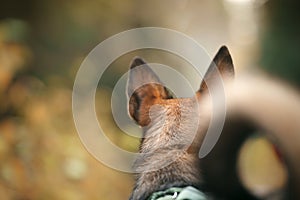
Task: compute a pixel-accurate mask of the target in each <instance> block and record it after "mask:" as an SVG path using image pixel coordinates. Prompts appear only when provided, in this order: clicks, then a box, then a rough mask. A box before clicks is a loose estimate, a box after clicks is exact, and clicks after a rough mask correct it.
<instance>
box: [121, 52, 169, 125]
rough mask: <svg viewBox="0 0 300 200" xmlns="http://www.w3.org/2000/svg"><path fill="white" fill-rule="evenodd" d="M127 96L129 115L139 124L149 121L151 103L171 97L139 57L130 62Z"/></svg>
mask: <svg viewBox="0 0 300 200" xmlns="http://www.w3.org/2000/svg"><path fill="white" fill-rule="evenodd" d="M127 96H128V98H129V107H128V111H129V115H130V116H131V117H132V118H133V119H134V120H135V121H136V122H137V123H138V124H139V125H141V126H146V125H148V124H149V123H150V117H149V109H150V107H151V106H152V105H154V104H157V103H159V102H160V100H162V99H170V98H172V95H171V93H170V92H169V91H168V90H167V88H166V87H164V85H163V83H162V82H161V81H160V80H159V78H158V76H157V75H156V74H155V73H154V71H153V70H152V69H151V68H150V67H149V66H148V64H146V62H145V61H144V60H143V59H141V58H139V57H136V58H134V59H133V61H132V62H131V64H130V71H129V77H128V82H127Z"/></svg>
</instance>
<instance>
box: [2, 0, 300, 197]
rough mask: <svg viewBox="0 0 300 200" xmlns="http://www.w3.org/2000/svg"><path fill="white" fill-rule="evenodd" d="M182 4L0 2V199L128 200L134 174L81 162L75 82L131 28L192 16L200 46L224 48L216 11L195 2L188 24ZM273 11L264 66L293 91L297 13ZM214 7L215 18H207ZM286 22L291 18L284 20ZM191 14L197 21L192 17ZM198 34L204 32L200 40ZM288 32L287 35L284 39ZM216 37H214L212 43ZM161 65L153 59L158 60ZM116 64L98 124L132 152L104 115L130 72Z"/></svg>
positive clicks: (133, 143)
mask: <svg viewBox="0 0 300 200" xmlns="http://www.w3.org/2000/svg"><path fill="white" fill-rule="evenodd" d="M182 2H183V1H181V0H179V1H175V0H166V1H155V3H154V1H139V0H135V1H129V0H127V1H117V0H111V1H105V0H93V1H84V0H73V1H58V0H53V1H37V0H25V1H18V0H10V1H3V2H1V6H0V198H1V199H4V200H6V199H14V200H21V199H24V200H25V199H40V200H44V199H45V200H46V199H64V200H68V199H72V200H77V199H114V200H117V199H126V198H127V197H128V196H129V192H130V190H131V188H132V178H131V175H128V174H124V173H120V172H117V171H114V170H112V169H110V168H108V167H105V166H104V165H102V164H100V163H99V162H98V161H97V160H95V159H94V158H93V157H92V156H91V155H90V154H88V153H87V151H86V150H85V149H84V147H83V145H82V144H81V142H80V140H79V137H78V135H77V133H76V130H75V127H74V124H73V118H72V110H71V94H72V86H73V81H74V78H75V75H76V72H77V70H78V68H79V66H80V64H81V62H82V60H83V59H84V57H85V56H86V55H87V54H88V52H89V51H90V50H91V49H93V47H94V46H95V45H97V44H98V43H100V42H101V41H103V40H104V39H106V38H107V37H109V36H111V35H113V34H116V33H119V32H121V31H124V30H127V29H130V28H136V27H140V26H162V27H168V28H174V26H175V25H174V24H176V23H177V24H181V25H182V27H185V26H186V27H189V26H188V25H186V24H188V22H187V21H184V20H183V21H179V19H181V18H183V19H185V18H188V17H190V20H194V21H197V22H198V21H201V22H205V23H206V24H205V25H206V26H205V27H200V24H196V25H194V24H193V25H190V27H189V28H190V29H194V26H199V27H197V31H196V34H197V36H198V37H204V36H205V35H206V36H209V37H212V38H214V39H216V42H215V43H218V45H221V44H219V42H222V41H223V39H219V38H222V37H223V36H224V35H226V34H225V33H224V30H223V29H226V28H225V27H226V25H227V24H226V23H224V22H223V21H217V23H213V21H214V19H212V18H213V17H216V18H217V19H218V20H220V19H222V20H223V18H224V17H223V16H224V10H223V9H222V6H221V4H222V3H219V2H217V1H201V3H203V4H202V5H203V8H201V10H202V12H200V11H198V9H199V10H200V8H198V7H197V6H190V8H189V9H190V10H192V11H193V12H194V13H195V14H194V15H190V13H191V12H189V11H190V10H188V9H185V2H183V3H182ZM191 2H197V3H198V2H200V1H191ZM220 2H221V1H220ZM272 2H275V4H274V7H272V8H271V7H270V10H271V11H272V10H273V11H272V12H271V13H272V15H271V16H272V17H274V18H275V19H276V20H274V22H273V21H272V20H270V21H271V28H270V29H269V30H270V31H267V32H266V35H265V40H264V41H265V42H264V47H265V49H264V50H263V54H264V56H263V58H264V60H263V62H264V63H265V64H264V66H266V67H269V68H272V70H271V71H274V72H277V73H280V74H286V77H288V78H290V79H291V80H294V81H296V82H297V83H299V79H298V77H299V73H300V71H299V67H298V66H297V65H296V63H299V58H300V57H299V56H297V55H296V54H297V53H298V51H297V50H298V48H299V47H298V46H297V45H298V44H299V35H300V34H299V27H300V26H297V25H299V21H298V19H299V13H298V12H297V11H296V10H297V9H296V6H294V4H291V5H287V7H285V6H281V2H282V1H280V0H273V1H272ZM276 2H277V3H276ZM170 4H171V7H172V9H170ZM199 4H200V3H199ZM192 5H195V4H192ZM197 5H198V4H197ZM297 5H298V4H297ZM205 6H206V7H205ZM213 6H215V10H214V11H215V13H213V12H211V10H213V9H212V7H213ZM175 7H176V8H177V9H175ZM297 8H299V7H297ZM282 9H283V10H282ZM289 9H292V10H291V11H290V10H289ZM183 10H185V12H183ZM298 10H299V9H298ZM170 13H172V14H170ZM289 13H291V14H293V15H294V16H292V17H291V16H290V15H289ZM196 15H199V16H200V17H199V18H196V17H195V16H196ZM182 16H183V17H182ZM207 16H208V17H207ZM208 18H209V20H207V19H208ZM199 19H201V20H199ZM271 19H272V18H271ZM279 19H280V20H279ZM174 21H176V23H175V22H174ZM286 23H288V24H286ZM202 26H203V24H202ZM292 27H293V28H292ZM205 29H209V30H208V31H206V32H205ZM286 29H287V30H288V32H285V30H286ZM219 32H220V33H221V34H216V33H219ZM205 33H206V34H205ZM211 33H213V34H211ZM204 38H205V37H204ZM205 39H206V38H205ZM218 39H219V40H218ZM208 43H210V42H208ZM214 51H215V50H214ZM160 55H161V54H160ZM132 56H133V55H132ZM121 59H122V58H121ZM159 59H160V58H157V57H155V56H154V57H153V60H155V61H157V60H158V61H160V60H159ZM121 61H122V62H116V63H115V65H117V66H112V68H111V69H109V70H107V71H106V72H105V76H104V77H103V81H102V82H101V84H102V85H100V86H99V91H98V93H97V96H96V102H97V114H98V115H99V116H105V117H103V118H101V123H102V125H103V127H105V128H106V129H107V130H109V131H107V132H108V133H109V135H108V137H109V138H110V139H111V140H112V141H113V142H114V143H115V144H117V145H118V146H120V147H122V148H125V149H127V150H130V151H136V150H137V146H138V140H132V138H130V137H128V136H126V135H125V134H122V132H121V131H120V130H119V129H118V128H117V127H116V125H115V123H114V122H113V118H112V116H111V112H110V110H109V108H110V96H111V87H112V86H113V85H114V84H115V82H116V80H118V77H120V76H121V75H122V72H124V71H126V70H127V66H128V64H127V63H129V60H126V59H124V60H121ZM124 61H125V62H126V69H124V66H123V65H122V64H117V63H124ZM158 63H159V62H158ZM113 65H114V63H113ZM121 65H122V66H121ZM287 66H288V67H290V68H286V67H287ZM121 68H122V70H123V71H122V70H120V69H121ZM282 71H283V72H282ZM281 72H282V73H281ZM107 153H108V154H109V152H107ZM116 191H117V192H116Z"/></svg>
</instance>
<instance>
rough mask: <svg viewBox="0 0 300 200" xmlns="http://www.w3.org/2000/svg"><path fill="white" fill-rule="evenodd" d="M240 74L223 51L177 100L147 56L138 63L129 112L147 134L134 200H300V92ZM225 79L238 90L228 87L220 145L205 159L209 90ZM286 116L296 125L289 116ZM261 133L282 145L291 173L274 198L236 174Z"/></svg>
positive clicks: (132, 69)
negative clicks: (248, 143)
mask: <svg viewBox="0 0 300 200" xmlns="http://www.w3.org/2000/svg"><path fill="white" fill-rule="evenodd" d="M234 74H235V72H234V65H233V61H232V58H231V55H230V53H229V51H228V48H227V47H226V46H222V47H221V48H220V49H219V51H218V52H217V54H216V55H215V57H214V58H213V60H212V62H211V64H210V66H209V68H208V70H207V72H206V74H205V76H204V79H203V81H202V83H201V84H200V87H199V90H198V91H197V92H196V93H195V95H194V96H193V97H191V98H174V95H173V94H172V92H170V91H169V90H168V89H167V88H166V87H165V86H164V85H163V83H162V82H161V81H160V79H159V77H158V76H157V75H156V74H155V73H154V71H152V69H151V68H150V67H149V66H148V65H147V63H146V62H145V61H144V60H143V59H141V58H139V57H136V58H134V59H133V61H132V62H131V64H130V72H129V78H128V83H127V95H128V102H129V105H128V111H129V115H130V117H131V118H132V119H133V120H134V121H135V122H136V123H137V124H138V125H139V126H141V128H142V130H143V137H142V139H141V144H140V150H139V153H140V154H139V156H138V158H137V160H136V162H135V164H134V166H133V168H134V170H135V172H136V177H135V185H134V189H133V192H132V194H131V196H130V200H146V199H150V200H154V199H162V200H163V199H243V200H247V199H249V200H255V199H268V200H269V199H299V198H300V192H299V191H300V188H299V185H300V159H299V158H300V157H299V156H298V155H299V153H300V147H298V146H299V145H297V144H298V142H300V135H299V132H298V130H300V124H299V123H295V120H297V119H299V118H300V106H299V105H300V96H299V94H298V93H297V92H296V91H294V90H293V89H291V88H290V87H288V86H286V85H285V84H282V83H280V82H278V81H277V80H275V81H274V80H273V79H270V78H268V77H266V76H264V75H263V76H261V75H254V76H250V77H247V78H245V79H241V80H237V79H236V78H234ZM219 78H221V79H222V80H223V81H224V83H231V82H232V80H233V79H234V82H235V83H234V84H233V85H235V86H234V87H229V88H230V89H229V90H226V95H228V96H226V98H227V99H226V101H227V102H228V103H227V104H226V109H227V115H226V120H225V124H224V127H223V130H222V134H221V136H220V138H219V140H218V143H217V144H216V145H215V147H214V148H213V150H212V152H210V153H209V155H208V156H206V157H205V158H203V159H201V160H200V159H199V154H198V153H199V150H200V148H201V145H202V143H203V139H204V137H205V134H206V132H207V129H208V126H209V123H210V118H211V111H212V110H211V105H210V102H211V99H210V96H211V95H210V91H209V87H208V86H211V85H216V84H218V83H217V82H218V79H219ZM225 85H226V84H225ZM236 86H238V87H236ZM266 91H267V92H266ZM278 96H280V97H281V99H278ZM253 97H255V98H253ZM282 102H284V106H282V105H283V103H282ZM282 113H288V115H289V116H290V119H293V120H289V119H288V118H285V119H283V118H282ZM257 130H259V131H262V132H265V135H266V136H267V137H268V138H269V139H270V141H272V142H273V143H274V144H276V146H277V147H279V149H280V151H281V154H282V155H283V157H284V162H285V165H286V168H287V171H288V173H289V177H288V182H287V184H286V186H285V187H284V188H283V190H282V191H280V192H279V193H278V194H276V195H275V196H274V195H273V194H272V195H269V196H264V197H257V196H255V195H253V194H252V193H251V192H249V191H248V190H247V189H245V187H244V186H243V184H242V183H241V180H240V178H239V175H238V173H237V167H236V163H237V157H238V156H237V155H238V152H239V149H240V147H241V146H242V144H243V142H244V141H245V140H246V139H247V137H248V136H249V135H251V134H252V133H253V132H257ZM286 130H289V132H286ZM180 195H182V196H180Z"/></svg>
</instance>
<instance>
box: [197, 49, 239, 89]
mask: <svg viewBox="0 0 300 200" xmlns="http://www.w3.org/2000/svg"><path fill="white" fill-rule="evenodd" d="M217 70H218V71H219V73H220V75H221V76H222V78H223V79H224V78H233V77H234V66H233V62H232V58H231V55H230V53H229V51H228V48H227V47H226V46H222V47H221V48H220V49H219V51H218V52H217V54H216V55H215V57H214V59H213V61H212V62H211V64H210V66H209V68H208V70H207V72H206V74H205V76H204V79H203V81H202V83H201V85H200V89H199V92H200V93H203V92H206V91H207V90H208V88H207V84H206V83H208V82H214V80H215V79H216V78H218V74H217ZM208 84H210V83H208Z"/></svg>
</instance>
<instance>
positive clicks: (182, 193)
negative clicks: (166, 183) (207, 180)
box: [148, 186, 207, 200]
mask: <svg viewBox="0 0 300 200" xmlns="http://www.w3.org/2000/svg"><path fill="white" fill-rule="evenodd" d="M148 200H207V197H206V195H205V194H204V193H203V192H201V191H199V190H198V189H196V188H194V187H192V186H187V187H184V188H179V187H172V188H169V189H167V190H165V191H158V192H155V193H153V194H152V195H151V196H150V197H149V198H148Z"/></svg>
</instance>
